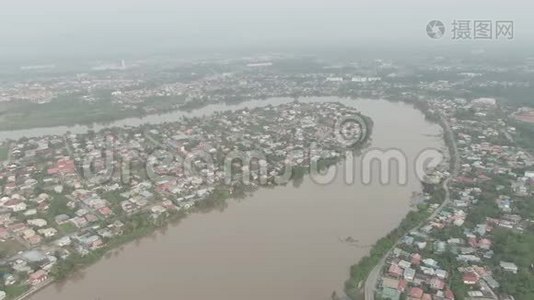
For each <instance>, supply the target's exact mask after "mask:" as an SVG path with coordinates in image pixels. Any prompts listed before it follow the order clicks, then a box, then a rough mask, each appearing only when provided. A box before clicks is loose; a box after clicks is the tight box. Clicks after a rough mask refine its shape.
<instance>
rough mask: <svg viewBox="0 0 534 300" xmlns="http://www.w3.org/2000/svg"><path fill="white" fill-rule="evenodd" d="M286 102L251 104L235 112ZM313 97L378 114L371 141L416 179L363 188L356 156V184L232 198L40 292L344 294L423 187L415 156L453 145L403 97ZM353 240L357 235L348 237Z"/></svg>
mask: <svg viewBox="0 0 534 300" xmlns="http://www.w3.org/2000/svg"><path fill="white" fill-rule="evenodd" d="M287 101H290V99H282V98H278V99H271V100H264V101H250V102H246V103H243V104H240V105H238V106H234V107H231V108H229V109H237V108H241V107H244V106H254V105H264V104H265V103H271V104H278V103H284V102H287ZM305 101H340V102H342V103H344V104H347V105H354V106H356V107H357V108H358V109H359V110H360V111H362V112H363V113H364V114H365V115H367V116H369V117H371V118H372V119H373V121H374V128H373V136H372V145H371V146H372V147H373V148H380V149H390V148H398V149H400V150H402V151H403V152H404V153H405V154H406V155H407V157H408V161H409V164H408V166H409V168H408V175H409V176H408V184H406V185H399V184H397V183H395V182H393V183H390V184H386V185H382V184H381V183H380V181H379V180H378V178H374V177H373V178H374V179H373V180H372V183H371V184H368V185H364V184H362V183H360V180H359V176H358V173H359V171H360V170H361V162H360V159H358V158H356V159H355V165H354V168H355V170H356V180H355V181H356V182H355V183H353V184H346V183H345V179H344V176H343V174H344V171H343V169H342V168H341V166H337V174H338V176H337V177H336V179H335V180H334V181H333V182H332V183H330V184H327V185H321V184H317V183H315V182H314V181H312V180H311V179H309V178H306V179H305V180H304V182H303V183H302V185H300V186H299V187H294V186H292V185H287V186H283V187H277V188H274V189H260V190H259V191H257V192H255V193H254V194H253V195H252V196H251V197H248V198H246V199H242V200H230V201H229V202H228V206H227V208H226V209H224V210H223V211H212V212H209V213H204V214H194V215H191V216H189V217H188V218H186V219H185V220H184V221H182V222H181V223H180V224H177V225H172V226H170V227H169V228H168V229H167V230H166V231H165V232H164V233H157V234H154V235H152V236H150V237H146V238H143V239H140V240H138V241H135V242H132V243H130V244H128V245H126V246H124V247H122V248H121V249H117V250H115V251H113V252H112V254H111V255H109V256H108V257H107V258H104V259H102V260H101V261H99V262H98V263H96V264H94V265H92V266H90V267H88V268H87V269H85V270H84V271H83V272H82V274H78V275H77V276H75V277H74V278H73V279H71V280H69V281H66V282H64V283H62V284H59V285H58V284H53V285H50V286H48V287H47V288H45V289H43V290H42V291H40V292H38V293H37V294H35V295H34V296H33V297H32V298H31V299H33V300H73V299H77V300H96V299H98V300H117V299H129V300H141V299H143V300H144V299H187V300H207V299H219V300H250V299H254V300H273V299H277V300H327V299H331V298H330V295H331V294H332V292H333V291H334V290H336V291H338V293H341V292H342V289H343V283H344V281H345V280H346V279H347V278H348V276H349V275H348V273H349V267H350V265H352V264H354V263H355V262H357V261H358V260H359V259H360V258H361V257H362V256H364V255H366V254H367V253H368V251H369V249H370V248H369V246H370V245H372V244H373V243H374V242H376V240H378V239H379V238H381V237H382V236H384V235H385V234H387V232H389V231H390V230H392V229H393V228H395V227H396V226H397V225H398V224H399V222H400V221H401V219H402V218H403V217H404V216H405V215H406V214H407V212H408V211H409V209H410V199H411V196H412V193H413V192H414V191H420V190H421V185H420V183H419V181H418V179H417V178H416V177H415V175H414V170H413V167H412V166H413V163H412V162H413V160H414V159H415V157H416V156H417V155H418V153H420V152H421V151H422V150H424V149H426V148H429V147H435V148H438V149H441V150H444V144H443V142H442V140H441V137H440V133H441V129H440V128H439V126H437V125H434V124H431V123H429V122H427V121H426V120H425V119H424V116H423V114H422V113H421V112H419V111H418V110H416V109H414V108H413V107H412V106H410V105H407V104H404V103H392V102H388V101H382V100H350V99H339V98H333V97H329V98H311V99H307V100H305ZM221 107H222V108H221ZM226 108H227V107H226V106H211V108H206V109H204V110H200V112H197V113H199V114H204V113H209V111H210V110H217V109H226ZM172 117H173V114H168V115H163V116H154V117H150V118H154V120H152V119H149V120H148V121H150V122H155V121H157V120H167V119H172ZM143 120H145V121H146V120H147V118H143ZM124 122H125V121H120V124H122V125H124V124H127V123H124ZM136 122H140V121H136ZM136 122H134V124H137V123H136ZM56 130H57V128H56ZM43 131H46V129H40V131H39V132H40V133H41V134H43V133H42V132H43ZM45 133H46V132H45ZM375 177H376V176H375ZM347 237H352V239H354V240H356V241H355V242H352V243H348V242H346V241H344V239H345V238H347Z"/></svg>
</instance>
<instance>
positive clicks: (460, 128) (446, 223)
mask: <svg viewBox="0 0 534 300" xmlns="http://www.w3.org/2000/svg"><path fill="white" fill-rule="evenodd" d="M429 103H430V104H431V105H430V111H431V112H433V113H440V114H442V115H445V116H446V118H447V121H448V123H449V124H450V126H451V128H452V131H453V134H454V136H455V140H456V142H457V143H456V144H457V148H458V150H457V151H458V157H459V160H460V161H459V162H458V165H459V170H458V174H456V175H455V177H454V178H452V180H451V183H450V194H451V198H450V201H449V202H448V203H446V205H445V206H443V207H442V208H441V209H440V210H439V211H438V212H436V213H435V214H432V216H433V217H432V218H431V219H429V220H428V221H427V222H426V223H425V224H423V225H422V226H420V227H418V228H417V229H414V230H412V231H411V232H409V233H408V234H406V235H405V236H404V237H403V238H402V239H401V240H400V241H399V243H398V244H397V245H396V248H395V249H394V250H393V251H392V252H391V254H390V255H389V256H388V257H387V260H386V265H385V267H384V269H383V270H382V278H381V279H380V280H379V282H378V286H377V293H378V294H379V295H380V296H381V297H382V298H381V299H391V300H397V299H401V297H405V299H410V300H438V299H439V300H445V299H446V300H453V299H457V298H460V297H461V298H465V299H470V300H499V299H513V295H508V294H506V293H502V292H501V290H500V286H501V283H500V282H499V280H498V278H497V276H496V274H503V273H509V274H517V273H518V271H519V268H518V266H517V265H516V264H515V263H514V262H513V259H514V258H513V257H510V259H511V261H504V260H499V261H498V263H495V261H494V259H493V258H494V257H495V252H494V247H493V246H494V245H493V243H494V241H493V240H492V235H491V233H492V231H493V230H495V229H496V228H503V229H505V230H511V231H514V232H523V231H524V230H525V228H526V227H527V226H528V225H529V224H531V222H532V221H531V220H526V219H524V218H522V217H521V216H520V215H519V214H518V213H517V210H516V209H515V206H514V201H516V198H517V197H524V196H527V195H531V193H532V191H534V181H533V180H532V179H533V176H534V173H533V172H531V171H526V172H521V173H519V174H516V173H514V170H518V169H528V168H532V166H533V165H534V161H533V160H532V158H531V157H530V155H528V154H527V153H526V152H524V151H522V150H521V149H520V148H519V147H517V146H516V145H515V144H514V143H513V140H512V138H513V136H514V133H515V129H514V128H512V127H509V126H507V125H506V123H505V122H504V121H503V120H502V119H492V118H491V117H489V118H488V117H487V116H488V115H491V114H492V113H493V111H494V108H495V106H496V103H495V101H493V100H492V99H486V98H484V99H477V100H475V101H472V102H471V103H470V102H468V101H465V100H463V99H457V100H449V101H446V100H440V101H429ZM460 110H462V111H470V112H471V114H464V115H462V117H458V115H459V114H458V113H457V112H458V111H460ZM499 176H500V177H499ZM502 176H505V178H508V180H506V181H503V182H502V184H498V185H490V188H491V191H492V192H494V193H495V194H496V195H498V196H495V197H494V198H491V199H489V200H487V201H490V202H493V203H494V204H495V206H496V207H498V210H499V212H498V214H497V215H496V216H493V215H492V216H482V217H479V216H473V217H472V218H470V214H474V213H475V209H474V208H473V207H476V206H477V205H478V204H479V202H480V201H483V200H486V199H482V197H483V193H484V192H485V191H486V190H485V189H487V187H486V186H485V185H484V183H486V182H489V181H491V180H493V179H494V178H502ZM492 205H493V204H492ZM437 207H438V206H437V204H433V205H429V207H428V209H429V210H430V211H434V210H435V209H436V208H437ZM473 222H475V223H473ZM453 276H454V277H455V279H453ZM501 278H502V276H501ZM461 285H463V286H461ZM464 291H465V292H464ZM458 293H461V295H459V294H458Z"/></svg>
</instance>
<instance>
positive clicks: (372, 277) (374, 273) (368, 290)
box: [364, 116, 460, 300]
mask: <svg viewBox="0 0 534 300" xmlns="http://www.w3.org/2000/svg"><path fill="white" fill-rule="evenodd" d="M441 119H442V121H443V124H445V128H444V130H445V131H447V134H448V135H449V136H450V137H452V148H453V153H454V154H453V155H454V162H455V163H454V166H453V170H452V172H451V176H449V177H448V178H447V179H446V180H444V181H443V189H444V190H445V200H444V201H443V203H442V204H441V205H440V206H439V207H438V208H437V209H436V210H435V211H434V212H433V213H432V214H431V215H430V216H429V217H428V218H427V219H426V220H425V221H423V222H421V223H420V224H418V225H417V226H415V227H414V228H413V229H412V230H411V231H413V230H417V229H419V228H421V227H422V226H423V225H425V224H426V223H427V222H428V221H430V220H432V219H434V218H435V217H436V216H437V215H438V214H439V213H440V212H441V211H442V210H443V208H445V207H446V206H447V205H448V204H449V203H450V202H451V197H450V191H449V182H450V180H451V179H452V178H454V177H455V176H456V174H457V173H458V171H459V169H460V157H459V153H458V145H457V144H456V140H455V139H454V136H453V132H452V129H451V127H450V125H449V122H448V121H447V120H446V119H445V117H443V116H442V117H441ZM398 244H399V241H397V242H396V243H395V245H394V246H393V247H392V248H391V249H390V250H389V251H388V252H387V253H386V255H384V257H382V259H381V260H380V262H379V263H378V264H377V265H376V266H375V267H374V269H373V270H371V272H370V273H369V275H368V276H367V280H366V281H365V286H364V295H365V300H374V299H375V288H376V286H377V284H378V278H379V277H380V273H381V272H380V271H381V270H382V269H383V268H384V264H385V262H386V259H387V258H388V257H389V256H390V254H391V252H392V251H393V249H394V248H395V247H396V246H397V245H398Z"/></svg>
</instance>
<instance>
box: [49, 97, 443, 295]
mask: <svg viewBox="0 0 534 300" xmlns="http://www.w3.org/2000/svg"><path fill="white" fill-rule="evenodd" d="M315 101H333V102H337V101H342V102H344V103H351V105H352V103H355V105H356V107H360V106H362V107H367V106H369V107H375V106H376V107H377V108H379V107H380V108H379V109H375V108H373V109H372V110H373V111H374V113H373V114H374V115H377V116H381V119H382V120H381V121H380V123H382V124H388V123H390V121H391V120H393V119H391V117H389V113H390V112H392V111H396V112H403V113H404V114H405V115H406V116H408V118H409V119H410V120H415V119H418V115H419V114H418V113H415V110H413V109H412V108H411V107H410V106H408V105H406V106H405V105H400V104H398V105H390V104H387V102H386V101H378V100H364V101H363V102H362V101H361V100H356V101H354V100H350V99H337V98H334V99H332V98H326V99H316V100H315ZM281 102H283V101H281ZM268 103H272V101H266V103H265V104H268ZM275 103H276V102H275ZM375 104H376V105H375ZM262 105H263V103H262ZM392 106H394V107H392ZM403 107H406V111H404V108H403ZM409 107H410V108H409ZM411 111H414V113H415V114H414V115H412V114H411ZM400 124H402V123H399V124H398V125H397V126H396V128H398V129H399V130H397V131H395V130H394V131H391V129H385V128H383V130H381V131H380V132H379V139H378V143H376V144H374V145H375V146H378V147H380V148H383V149H388V148H390V147H398V146H400V147H401V148H404V147H402V144H403V143H402V142H401V143H400V144H399V141H398V140H397V139H396V137H399V136H400V135H401V134H404V133H405V132H419V128H426V127H425V125H424V124H425V123H420V124H419V123H417V122H416V124H417V125H416V124H414V127H410V126H408V127H406V128H405V129H403V128H404V126H400ZM427 133H428V131H426V132H424V136H423V135H421V140H425V141H427V140H428V139H429V138H430V137H432V136H434V135H433V134H431V135H427ZM384 134H386V135H384ZM390 134H392V136H391V135H390ZM380 136H381V137H380ZM392 137H394V138H392ZM406 138H407V139H408V140H412V142H411V143H409V145H410V148H412V146H413V139H414V136H411V137H406ZM431 139H433V138H431ZM380 141H382V142H380ZM385 141H387V142H386V143H384V142H385ZM430 145H431V144H430V143H428V141H427V142H425V143H421V148H417V147H416V148H415V149H414V150H415V152H417V151H421V150H422V149H424V148H425V147H428V146H430ZM406 149H408V148H406ZM417 149H420V150H417ZM415 152H414V154H415ZM414 188H415V189H417V187H415V186H414ZM306 189H308V188H306ZM377 189H378V187H377ZM379 190H380V192H379V193H378V194H377V196H378V195H380V196H379V197H380V198H381V197H382V196H383V193H387V192H386V191H385V190H384V188H380V189H379ZM412 191H413V190H412ZM301 193H306V192H305V191H300V192H298V194H301ZM345 194H347V192H344V193H343V195H345ZM394 194H397V195H400V194H398V192H397V193H394ZM409 194H411V192H410V193H409ZM347 195H351V194H350V193H348V194H347ZM364 195H365V196H364V198H365V199H367V198H369V199H371V200H370V201H371V203H372V205H373V207H375V206H376V208H378V207H380V206H381V205H380V201H379V200H378V199H373V198H372V197H371V196H370V195H368V194H367V192H365V194H364ZM362 196H363V195H362ZM352 197H354V194H353V195H352ZM370 197H371V198H370ZM408 197H409V196H406V199H409V198H408ZM401 198H402V199H404V198H403V197H401ZM352 201H353V200H352ZM352 201H351V202H352ZM366 202H367V201H366ZM372 211H373V209H370V208H368V209H366V212H368V213H369V214H370V215H372ZM401 211H403V210H401ZM299 215H300V214H299ZM379 215H381V214H379ZM393 215H397V214H396V213H393ZM352 219H353V217H350V219H349V220H352ZM394 219H396V217H395V218H394ZM382 223H383V224H382ZM389 223H390V222H389V221H387V222H381V223H380V225H384V226H386V225H385V224H388V225H387V226H386V228H388V227H389ZM360 226H363V224H362V225H360ZM375 226H376V225H375ZM179 227H181V226H179ZM392 227H393V226H392ZM392 227H389V228H392ZM325 228H326V227H325ZM366 231H368V230H366ZM370 234H371V236H374V235H373V234H372V233H370ZM382 234H383V233H380V235H382ZM348 235H352V236H357V237H358V236H359V237H360V241H362V242H363V243H364V244H366V245H368V244H371V243H372V241H375V238H374V237H372V238H371V239H365V238H364V239H362V235H361V234H360V233H354V232H347V233H346V234H343V233H341V232H340V234H339V236H348ZM365 235H367V234H365ZM295 236H299V234H295ZM329 236H331V235H329ZM339 236H338V235H335V239H336V241H337V240H338V237H339ZM357 251H358V252H359V250H357ZM348 263H350V261H349V262H348ZM348 263H347V262H346V265H348ZM341 270H342V269H341ZM319 274H320V273H319ZM334 278H335V277H334ZM338 280H339V282H343V278H341V279H338ZM331 291H332V290H331V289H330V293H331ZM330 293H329V294H330ZM47 294H48V293H47ZM45 299H46V298H45Z"/></svg>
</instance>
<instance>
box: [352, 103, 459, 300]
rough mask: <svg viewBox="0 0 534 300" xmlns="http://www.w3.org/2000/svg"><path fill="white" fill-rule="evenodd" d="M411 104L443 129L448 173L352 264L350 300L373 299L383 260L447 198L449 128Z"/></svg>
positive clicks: (452, 150)
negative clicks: (428, 197) (423, 200)
mask: <svg viewBox="0 0 534 300" xmlns="http://www.w3.org/2000/svg"><path fill="white" fill-rule="evenodd" d="M412 104H414V106H415V107H416V108H418V109H419V110H420V111H421V112H423V113H424V114H425V116H426V117H427V118H428V119H429V120H432V121H433V122H436V123H437V124H439V125H440V126H441V128H442V129H443V140H444V142H445V144H446V145H447V149H448V151H449V160H450V161H449V169H450V170H451V171H452V172H451V176H449V177H448V178H447V179H446V180H444V182H443V183H442V184H441V185H435V186H433V187H431V188H432V189H433V191H432V194H431V200H430V201H428V202H426V203H425V204H424V205H420V206H419V207H417V211H411V212H410V213H409V214H408V215H407V216H406V218H404V219H403V220H402V221H401V223H400V225H399V226H398V227H397V228H395V229H394V230H393V231H391V232H390V233H389V234H388V235H387V236H386V237H384V238H382V239H380V240H379V241H378V242H377V243H376V244H375V245H373V247H372V248H371V251H370V253H369V255H368V256H365V257H364V258H362V259H361V260H360V261H359V262H358V263H357V264H355V265H353V266H351V268H350V278H349V279H348V280H347V281H346V282H345V293H346V294H347V296H349V297H350V298H351V299H352V300H362V299H365V300H374V293H375V288H376V284H377V280H378V277H379V275H380V271H381V269H382V268H383V264H384V260H385V258H386V257H387V256H388V254H389V253H390V252H391V251H392V249H393V248H394V247H395V245H397V244H398V241H399V240H400V238H402V237H403V236H404V235H405V234H407V233H408V232H410V231H412V230H415V229H417V228H419V227H421V226H422V225H423V224H424V223H425V221H427V220H429V219H431V218H434V217H435V216H436V215H437V214H438V213H439V212H440V211H441V210H442V209H443V207H445V205H446V204H447V203H448V202H449V201H450V195H449V190H448V184H449V181H450V179H451V178H452V176H454V174H456V172H458V169H459V157H458V149H457V146H456V141H455V140H454V136H453V134H452V130H451V128H450V125H449V124H448V122H447V120H446V119H445V117H444V116H443V115H436V114H435V113H431V112H430V111H429V110H428V106H427V105H426V104H425V103H412ZM431 204H439V207H438V208H437V209H435V210H434V211H432V212H430V211H429V210H428V208H429V205H431Z"/></svg>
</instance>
